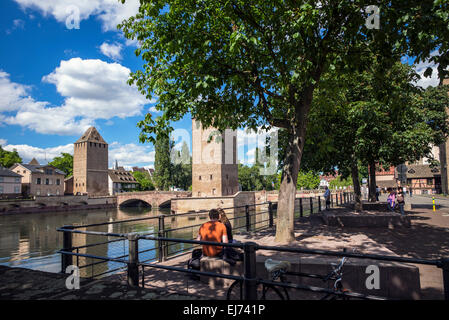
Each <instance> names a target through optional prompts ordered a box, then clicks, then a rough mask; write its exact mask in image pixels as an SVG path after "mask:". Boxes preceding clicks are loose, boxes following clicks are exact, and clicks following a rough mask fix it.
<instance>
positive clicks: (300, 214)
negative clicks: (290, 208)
mask: <svg viewBox="0 0 449 320" xmlns="http://www.w3.org/2000/svg"><path fill="white" fill-rule="evenodd" d="M299 216H300V217H301V218H302V217H303V216H304V208H303V207H302V198H299Z"/></svg>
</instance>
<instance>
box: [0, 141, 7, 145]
mask: <svg viewBox="0 0 449 320" xmlns="http://www.w3.org/2000/svg"><path fill="white" fill-rule="evenodd" d="M7 143H8V140H6V139H0V146H4V145H6V144H7Z"/></svg>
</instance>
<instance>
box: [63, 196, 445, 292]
mask: <svg viewBox="0 0 449 320" xmlns="http://www.w3.org/2000/svg"><path fill="white" fill-rule="evenodd" d="M332 198H335V204H336V205H337V204H338V205H342V204H347V203H349V202H350V201H351V200H352V199H353V195H351V194H348V193H339V194H337V195H335V194H334V195H332ZM305 199H307V200H305ZM298 200H299V201H298V203H299V208H298V209H299V211H300V212H299V213H300V216H304V215H305V212H307V211H308V213H309V214H314V213H315V212H318V211H320V210H321V208H322V199H321V198H320V197H317V198H302V199H298ZM263 205H267V206H268V208H267V209H268V210H266V211H264V210H263V209H262V210H261V211H259V212H256V210H255V208H256V207H257V206H263ZM275 205H276V204H275V203H271V202H268V203H261V204H254V205H245V206H238V207H232V208H224V209H225V210H227V209H237V210H242V209H244V211H242V212H244V215H241V216H237V217H234V218H231V219H230V220H236V219H244V221H245V223H244V224H241V225H240V226H239V227H238V228H236V229H243V230H244V231H245V232H248V231H253V230H256V228H255V226H256V225H257V224H260V223H262V222H264V223H267V225H266V226H265V227H273V226H274V224H275V216H276V215H275V210H274V206H275ZM332 205H333V201H332ZM306 207H307V208H306ZM251 208H252V209H253V210H251ZM306 209H308V210H306ZM252 211H253V213H251V212H252ZM301 212H302V214H301ZM266 213H268V218H267V219H264V220H262V221H256V220H255V219H254V217H256V216H258V215H261V214H266ZM191 214H192V213H183V214H177V215H164V216H157V217H148V218H138V219H129V220H123V221H113V222H108V223H106V224H116V223H124V222H130V221H141V220H148V219H158V226H159V229H158V231H157V232H152V233H146V234H145V233H140V234H139V233H136V232H132V233H112V232H99V231H89V230H79V229H80V228H86V227H91V226H98V225H103V224H91V225H87V226H76V227H74V226H65V227H63V228H60V229H58V231H60V232H63V233H64V236H63V249H62V250H60V251H59V253H61V255H62V260H61V266H62V270H63V271H64V270H65V269H66V267H67V266H69V265H72V264H73V258H74V257H76V259H78V258H79V257H84V258H91V259H95V260H99V261H98V262H95V263H93V264H101V263H106V262H114V263H120V264H123V265H124V266H123V267H122V268H116V269H114V270H108V271H107V272H103V273H101V274H97V275H96V276H99V275H103V274H106V273H110V272H113V271H116V270H120V269H126V270H127V281H128V284H129V285H132V286H139V277H140V276H141V277H142V279H141V280H142V286H144V283H145V279H144V277H145V268H156V269H165V270H171V271H176V272H183V273H192V274H197V275H203V276H208V277H216V278H223V279H231V280H239V281H242V283H243V288H244V298H245V299H255V298H256V295H257V292H256V288H257V286H258V285H259V284H266V285H276V286H281V287H285V288H291V289H298V290H308V291H313V292H323V293H332V294H336V295H346V296H350V297H354V298H360V299H384V298H383V297H377V296H370V295H363V294H360V293H354V292H352V293H339V292H334V291H333V290H330V289H326V288H320V287H312V286H307V285H301V284H292V283H280V282H273V281H268V280H265V279H257V277H256V253H257V251H261V250H270V251H276V252H289V253H295V254H314V255H321V256H334V257H347V258H357V259H370V260H378V261H389V262H400V263H411V264H419V265H433V266H435V267H438V268H440V269H441V270H442V274H443V286H444V297H445V299H446V300H449V258H444V257H443V258H440V259H435V260H426V259H418V258H406V257H399V256H389V255H375V254H361V253H348V252H337V251H326V250H315V249H305V248H292V247H282V246H262V245H258V244H256V243H253V242H245V243H217V242H208V241H197V240H194V239H179V238H175V237H169V236H168V235H169V233H170V232H173V231H176V230H182V229H186V228H192V227H199V226H200V225H199V224H198V225H193V226H186V227H181V228H175V229H165V228H164V222H165V219H166V218H176V217H180V216H185V215H191ZM73 234H84V235H96V236H107V237H116V238H117V239H114V240H108V241H104V242H99V243H93V244H87V245H84V246H78V247H74V246H73V243H72V236H73ZM117 241H124V242H126V243H127V247H128V250H127V251H128V252H124V254H123V255H121V256H117V257H109V256H98V255H91V254H86V253H80V252H79V249H82V248H87V247H91V246H96V245H104V244H109V243H113V242H117ZM139 241H140V242H141V243H144V242H145V241H156V242H157V246H155V247H154V248H150V249H146V250H140V251H139ZM174 244H188V245H189V246H188V248H187V249H185V250H181V254H182V252H184V254H185V253H186V252H190V251H191V250H192V249H193V248H194V247H196V246H201V245H217V244H219V245H220V246H221V247H234V248H240V249H242V250H243V252H244V260H243V275H242V276H235V275H230V274H222V273H213V272H206V271H198V270H191V269H186V268H182V267H174V266H168V265H164V264H161V263H162V262H163V261H165V260H166V259H168V258H169V257H177V256H179V253H180V252H172V254H171V255H169V250H168V248H169V247H170V246H171V245H174ZM75 250H76V252H74V251H75ZM150 250H155V251H156V252H157V253H158V256H157V258H154V259H149V260H144V261H141V260H140V259H139V254H142V253H145V252H148V251H150ZM150 260H153V261H155V260H157V262H158V263H154V262H153V263H149V261H150ZM88 266H90V265H88ZM139 268H141V271H139Z"/></svg>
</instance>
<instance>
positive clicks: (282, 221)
mask: <svg viewBox="0 0 449 320" xmlns="http://www.w3.org/2000/svg"><path fill="white" fill-rule="evenodd" d="M304 135H305V126H303V128H302V129H299V128H294V129H292V130H291V132H290V135H289V141H288V146H287V150H286V151H287V153H286V158H285V162H284V167H283V168H282V178H281V186H280V189H279V199H278V209H277V219H276V238H275V241H276V242H279V243H289V242H292V241H294V240H295V233H294V210H295V197H296V182H297V180H298V172H299V166H300V163H301V156H302V150H303V147H304Z"/></svg>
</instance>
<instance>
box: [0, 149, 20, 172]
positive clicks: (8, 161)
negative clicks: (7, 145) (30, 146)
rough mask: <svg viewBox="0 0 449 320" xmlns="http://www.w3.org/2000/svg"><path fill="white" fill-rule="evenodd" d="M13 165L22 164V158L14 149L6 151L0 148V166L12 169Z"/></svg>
mask: <svg viewBox="0 0 449 320" xmlns="http://www.w3.org/2000/svg"><path fill="white" fill-rule="evenodd" d="M15 163H22V158H21V157H20V156H19V153H18V152H17V150H16V149H14V150H13V151H7V150H4V149H3V148H2V146H0V165H1V166H3V167H5V168H10V167H12V166H13V165H14V164H15Z"/></svg>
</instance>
